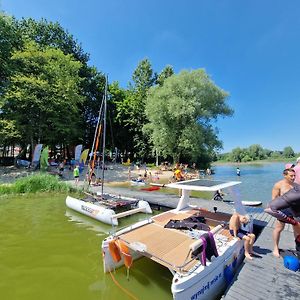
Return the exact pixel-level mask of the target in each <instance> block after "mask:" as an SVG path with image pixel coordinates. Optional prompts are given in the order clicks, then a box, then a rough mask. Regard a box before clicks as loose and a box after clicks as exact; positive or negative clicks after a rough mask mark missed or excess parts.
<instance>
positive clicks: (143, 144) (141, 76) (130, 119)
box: [119, 59, 156, 160]
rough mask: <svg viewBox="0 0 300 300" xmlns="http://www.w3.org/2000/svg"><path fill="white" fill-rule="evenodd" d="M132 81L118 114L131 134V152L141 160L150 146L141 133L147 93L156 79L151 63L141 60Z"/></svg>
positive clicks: (145, 121) (147, 152) (144, 121)
mask: <svg viewBox="0 0 300 300" xmlns="http://www.w3.org/2000/svg"><path fill="white" fill-rule="evenodd" d="M132 80H133V83H131V84H130V85H129V90H128V92H127V93H126V97H125V99H124V101H123V103H122V104H121V105H120V106H119V116H120V117H122V118H123V120H124V123H125V125H126V126H128V127H129V128H130V132H131V135H132V136H133V149H132V152H134V153H135V154H137V156H138V157H139V158H141V159H142V160H144V159H146V157H147V156H148V155H147V154H149V150H150V146H149V141H148V139H147V138H146V137H145V136H144V134H143V131H142V129H143V126H144V125H145V124H146V123H147V122H148V120H147V117H146V115H145V106H146V102H147V93H148V91H149V88H150V87H151V86H153V84H154V83H155V81H156V76H155V75H154V74H153V70H152V66H151V63H150V61H149V60H148V59H144V60H142V61H141V62H140V63H139V64H138V66H137V68H136V69H135V71H134V73H133V76H132Z"/></svg>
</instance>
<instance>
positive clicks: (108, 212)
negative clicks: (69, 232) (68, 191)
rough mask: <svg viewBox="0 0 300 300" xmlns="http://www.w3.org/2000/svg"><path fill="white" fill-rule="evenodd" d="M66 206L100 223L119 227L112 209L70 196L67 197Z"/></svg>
mask: <svg viewBox="0 0 300 300" xmlns="http://www.w3.org/2000/svg"><path fill="white" fill-rule="evenodd" d="M66 205H67V207H69V208H71V209H73V210H75V211H78V212H79V213H81V214H84V215H86V216H88V217H91V218H93V219H96V220H98V221H100V222H103V223H106V224H110V225H115V226H117V225H118V219H115V218H113V216H114V215H115V212H114V211H113V210H112V209H110V208H106V207H104V206H101V205H96V204H93V203H90V202H86V201H82V200H79V199H76V198H73V197H70V196H67V198H66Z"/></svg>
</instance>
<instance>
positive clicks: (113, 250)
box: [108, 240, 121, 263]
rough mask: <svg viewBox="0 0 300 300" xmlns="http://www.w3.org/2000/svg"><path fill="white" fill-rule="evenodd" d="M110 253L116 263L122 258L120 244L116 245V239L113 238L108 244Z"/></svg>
mask: <svg viewBox="0 0 300 300" xmlns="http://www.w3.org/2000/svg"><path fill="white" fill-rule="evenodd" d="M108 249H109V253H110V255H111V257H112V259H113V261H114V262H115V263H117V262H119V261H120V260H121V254H120V250H119V248H118V246H117V245H116V240H112V241H110V242H109V244H108Z"/></svg>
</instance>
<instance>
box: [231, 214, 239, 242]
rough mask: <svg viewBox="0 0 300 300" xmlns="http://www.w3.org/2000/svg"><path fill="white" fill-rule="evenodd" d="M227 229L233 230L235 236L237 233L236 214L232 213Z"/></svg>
mask: <svg viewBox="0 0 300 300" xmlns="http://www.w3.org/2000/svg"><path fill="white" fill-rule="evenodd" d="M229 229H231V230H232V231H233V235H234V237H237V234H238V216H237V215H233V216H232V217H231V218H230V221H229Z"/></svg>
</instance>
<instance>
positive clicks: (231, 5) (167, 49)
mask: <svg viewBox="0 0 300 300" xmlns="http://www.w3.org/2000/svg"><path fill="white" fill-rule="evenodd" d="M0 8H1V9H2V10H4V11H5V12H6V13H7V14H10V15H13V16H15V17H16V18H18V19H19V18H21V17H25V18H27V17H32V18H34V19H37V20H39V19H41V18H46V19H47V20H49V21H58V22H59V23H60V24H61V25H62V27H63V28H65V29H67V30H68V31H69V32H70V33H71V34H73V36H74V37H75V38H76V39H77V40H78V41H79V42H80V43H81V44H82V47H83V49H84V51H85V52H88V53H90V64H91V65H94V66H96V67H97V69H98V70H99V71H102V72H104V73H107V74H108V75H109V80H110V81H114V80H117V81H119V82H120V85H121V86H122V87H126V86H127V84H128V82H129V81H130V80H131V76H132V73H133V71H134V69H135V68H136V66H137V64H138V62H139V61H141V60H142V59H144V58H148V59H149V60H150V62H151V63H152V66H153V69H154V71H156V72H160V71H161V70H162V69H163V68H164V67H165V66H166V65H172V66H173V68H174V70H175V72H176V73H178V72H180V71H181V70H183V69H187V70H192V69H198V68H204V69H205V70H206V72H207V73H208V74H209V75H210V76H211V78H212V80H213V81H214V82H215V83H216V84H217V85H218V86H219V87H221V88H222V89H224V90H226V91H228V92H229V93H230V97H229V99H228V104H229V105H230V106H231V107H232V108H233V109H234V110H235V113H234V116H233V117H231V118H225V119H220V120H218V121H217V123H216V124H215V125H216V126H217V127H218V128H219V138H220V139H221V140H222V141H223V145H224V150H223V151H224V152H226V151H231V150H232V149H233V148H235V147H238V146H240V147H248V146H250V145H252V144H260V145H261V146H263V147H264V148H268V149H271V150H282V149H283V148H284V147H286V146H292V148H293V149H294V151H295V152H300V143H299V140H300V139H299V130H300V128H299V126H298V124H299V123H300V122H299V120H298V109H300V101H299V98H300V84H299V81H300V18H299V15H300V2H299V1H297V0H288V1H283V0H282V1H276V0H263V1H262V0H252V1H242V0H186V1H182V0H151V1H145V0H144V1H143V0H131V1H130V0H110V1H107V0H106V1H103V0H85V1H79V0H59V1H58V0H51V1H49V0H47V1H46V0H26V1H24V0H0Z"/></svg>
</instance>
